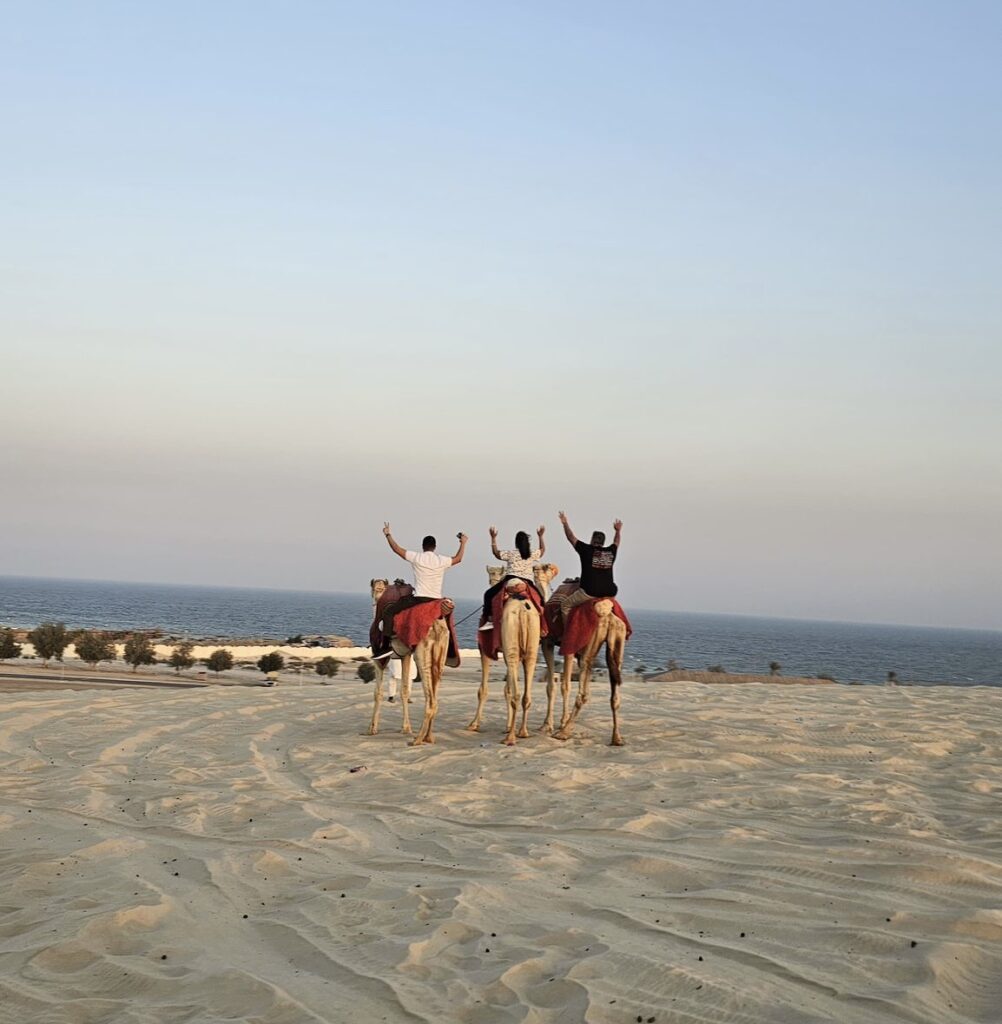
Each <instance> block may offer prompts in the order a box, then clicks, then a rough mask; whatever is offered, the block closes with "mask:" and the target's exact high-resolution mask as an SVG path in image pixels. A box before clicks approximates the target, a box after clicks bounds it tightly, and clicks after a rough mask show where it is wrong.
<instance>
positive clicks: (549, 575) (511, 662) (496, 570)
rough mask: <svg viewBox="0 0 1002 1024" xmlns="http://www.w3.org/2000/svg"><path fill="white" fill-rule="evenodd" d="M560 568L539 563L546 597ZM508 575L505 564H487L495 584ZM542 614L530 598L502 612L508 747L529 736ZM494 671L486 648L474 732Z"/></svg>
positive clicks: (537, 570)
mask: <svg viewBox="0 0 1002 1024" xmlns="http://www.w3.org/2000/svg"><path fill="white" fill-rule="evenodd" d="M558 572H559V570H558V568H557V567H556V566H555V565H553V564H552V563H549V562H547V563H544V564H542V565H539V566H536V568H535V569H534V570H533V575H534V576H535V579H536V585H537V586H538V587H539V589H540V591H541V593H542V594H543V600H544V601H545V600H546V598H547V597H548V596H549V591H550V580H552V579H553V578H554V577H555V576H556V575H557V573H558ZM503 574H504V569H503V568H502V567H501V566H492V565H489V566H487V576H488V579H489V580H490V583H491V586H494V584H496V583H499V582H500V580H501V578H502V576H503ZM540 625H541V623H540V617H539V613H538V612H537V611H536V607H535V605H534V604H533V603H532V602H531V601H529V600H528V599H526V598H521V599H519V598H516V597H509V598H508V600H507V601H505V603H504V609H503V611H502V613H501V622H500V624H499V628H500V630H501V650H502V652H503V654H504V660H505V668H506V673H505V686H504V693H505V699H506V701H507V704H508V726H507V729H506V731H505V736H504V739H503V740H502V742H503V743H506V744H507V745H508V746H513V745H514V744H515V740H516V737H517V738H518V739H525V738H526V737H527V736H528V735H529V729H528V715H529V709H530V708H531V707H532V677H533V674H534V673H535V670H536V658H537V656H538V653H539V637H540ZM520 665H521V667H522V675H523V678H524V680H525V683H524V688H523V691H522V722H521V725H520V727H519V730H518V732H517V733H516V731H515V720H516V718H517V716H518V670H519V666H520ZM490 671H491V659H490V658H488V657H487V655H485V654H484V653H483V652H482V651H481V654H480V675H481V678H480V689H479V690H478V691H477V713H476V714H475V715H474V717H473V721H472V722H470V724H469V725H468V726H467V728H468V729H469V730H470V731H471V732H478V731H479V729H480V722H481V719H482V718H483V713H484V705H485V704H486V702H487V693H488V679H489V677H490Z"/></svg>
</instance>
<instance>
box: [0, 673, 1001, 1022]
mask: <svg viewBox="0 0 1002 1024" xmlns="http://www.w3.org/2000/svg"><path fill="white" fill-rule="evenodd" d="M445 685H446V692H445V695H444V701H443V708H442V713H441V714H440V716H439V722H440V723H441V733H440V736H439V742H438V745H437V746H436V747H434V748H422V749H419V750H411V749H409V748H407V746H406V745H405V743H404V741H403V739H402V738H401V737H400V735H399V734H397V733H395V732H393V731H387V732H385V733H384V734H382V735H380V736H377V737H373V738H370V737H365V736H362V735H360V733H361V732H362V730H363V729H364V727H365V725H366V724H367V720H368V712H369V694H370V690H369V689H368V688H367V687H364V686H362V685H361V684H359V683H357V682H355V681H352V682H346V683H344V684H343V685H342V684H338V685H336V686H331V687H325V688H304V689H294V688H282V687H281V686H280V687H279V688H277V689H275V690H272V691H266V690H246V689H235V688H234V689H230V688H227V689H219V690H216V689H212V690H197V691H181V692H179V691H132V690H130V691H122V692H114V693H109V692H104V691H101V692H98V691H92V692H73V693H70V692H64V691H61V692H56V693H42V694H40V693H30V694H25V695H12V694H7V695H4V696H3V704H4V710H3V715H2V719H0V763H2V768H3V772H2V783H0V785H2V789H0V797H2V803H0V807H2V812H0V834H2V854H0V882H2V890H0V891H2V895H0V900H2V906H0V1020H3V1021H5V1022H7V1021H10V1022H18V1024H28V1022H31V1024H36V1022H38V1024H43V1022H44V1024H47V1022H59V1024H62V1022H86V1024H98V1022H115V1024H123V1022H124V1024H130V1022H139V1021H143V1022H157V1024H173V1022H182V1021H184V1022H189V1021H190V1022H195V1021H197V1022H208V1021H222V1020H239V1021H249V1022H260V1024H300V1022H315V1021H331V1022H333V1021H351V1022H355V1024H365V1022H369V1021H391V1022H394V1021H421V1020H426V1021H471V1022H477V1024H487V1022H514V1021H529V1022H543V1021H567V1022H577V1021H596V1022H630V1021H636V1020H638V1019H642V1020H644V1021H647V1020H649V1019H651V1018H653V1019H655V1020H656V1021H660V1022H664V1024H667V1022H671V1024H688V1022H693V1024H695V1022H712V1021H720V1022H732V1024H759V1022H763V1021H784V1022H798V1024H800V1022H815V1021H833V1022H839V1024H844V1022H884V1021H886V1022H890V1021H895V1022H897V1021H928V1022H930V1024H944V1022H946V1024H948V1022H953V1021H998V1020H999V1019H1000V1016H1002V825H1000V820H999V810H1000V806H1002V805H1000V800H999V797H1000V795H1002V752H1000V739H1002V692H999V691H994V690H986V689H970V690H959V689H915V690H911V689H883V688H880V689H862V688H855V687H845V688H843V687H826V688H819V689H802V690H801V689H791V688H788V687H765V686H753V685H749V686H740V687H727V688H724V687H721V688H710V687H706V686H701V685H699V686H697V685H686V684H666V685H658V686H646V687H644V686H643V685H642V684H635V685H630V686H628V687H627V690H626V693H625V700H624V713H625V714H624V733H625V738H626V741H627V744H628V746H626V747H625V748H622V749H614V748H609V747H607V746H606V745H605V742H606V740H607V739H608V732H609V728H608V726H609V714H608V703H607V699H606V695H605V694H604V693H603V692H602V690H601V688H600V689H599V692H598V693H597V694H596V700H595V703H594V704H593V705H590V706H589V707H588V708H587V709H586V711H585V713H584V717H583V720H582V728H581V729H580V731H579V734H578V736H577V738H576V739H575V740H573V741H572V742H570V743H568V744H565V745H561V744H558V743H557V742H556V741H553V740H549V739H546V738H542V737H538V736H534V737H533V738H532V739H530V740H528V741H524V742H523V743H522V744H520V745H519V746H518V747H517V748H515V749H514V750H508V749H506V748H503V747H501V746H499V745H498V744H497V739H498V734H499V730H500V726H501V724H502V723H501V711H502V709H501V704H500V701H499V700H498V699H497V695H495V697H494V698H493V699H492V701H491V704H490V709H489V718H488V721H487V729H488V731H487V732H485V733H482V734H480V735H473V734H470V733H466V732H464V731H462V728H461V727H462V726H463V725H465V723H466V722H467V721H468V720H469V718H470V716H471V715H472V712H473V706H474V703H475V695H474V691H473V688H472V687H471V686H470V684H468V683H464V684H460V683H458V682H456V681H452V682H451V683H450V680H449V678H448V677H447V678H446V683H445ZM496 689H497V687H495V690H496ZM414 708H415V710H416V711H419V710H420V708H421V698H420V696H418V697H417V698H416V700H415V704H414ZM534 715H535V720H536V722H537V723H538V722H539V721H540V720H541V717H542V716H541V714H540V713H539V707H538V704H537V708H536V709H535V710H534ZM398 721H399V718H398V712H397V709H396V708H394V707H393V706H392V705H390V706H388V707H387V709H386V713H385V714H384V723H385V726H386V727H387V729H392V728H394V727H395V726H396V725H397V723H398ZM359 765H364V766H365V770H362V771H357V772H354V773H352V772H350V771H349V769H350V768H352V767H355V766H359Z"/></svg>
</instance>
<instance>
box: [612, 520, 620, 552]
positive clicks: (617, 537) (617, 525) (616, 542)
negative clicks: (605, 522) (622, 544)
mask: <svg viewBox="0 0 1002 1024" xmlns="http://www.w3.org/2000/svg"><path fill="white" fill-rule="evenodd" d="M612 525H613V526H614V527H615V529H616V532H615V534H614V535H613V538H612V546H613V547H614V548H618V547H619V540H620V538H621V536H622V534H623V520H622V519H617V520H616V521H615V522H614V523H613V524H612Z"/></svg>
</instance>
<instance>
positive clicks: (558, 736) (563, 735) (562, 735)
mask: <svg viewBox="0 0 1002 1024" xmlns="http://www.w3.org/2000/svg"><path fill="white" fill-rule="evenodd" d="M553 738H554V739H555V740H569V739H570V738H571V734H570V733H569V732H564V730H563V729H558V730H557V731H556V732H555V733H554V734H553Z"/></svg>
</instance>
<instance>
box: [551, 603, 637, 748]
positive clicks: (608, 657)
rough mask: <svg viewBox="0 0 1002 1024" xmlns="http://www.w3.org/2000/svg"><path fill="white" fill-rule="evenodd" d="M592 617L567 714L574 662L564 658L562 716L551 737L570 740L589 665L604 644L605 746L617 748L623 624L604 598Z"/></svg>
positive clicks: (586, 689) (586, 687)
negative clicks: (608, 717)
mask: <svg viewBox="0 0 1002 1024" xmlns="http://www.w3.org/2000/svg"><path fill="white" fill-rule="evenodd" d="M595 614H596V615H597V616H598V622H597V624H596V626H595V631H594V632H593V633H592V635H591V638H590V639H589V641H588V644H587V645H586V647H585V649H584V650H583V651H582V652H581V654H580V657H579V662H580V665H579V668H580V675H579V678H578V693H577V698H576V699H575V701H574V707H573V708H572V709H571V711H570V714H568V713H567V699H568V694H569V693H570V688H571V672H572V670H573V667H574V659H573V658H572V657H570V656H567V657H565V658H564V674H563V679H562V680H561V684H560V689H561V693H562V696H563V702H564V715H563V718H562V719H561V722H560V728H559V729H558V730H557V731H556V732H555V733H554V734H553V735H554V738H555V739H558V740H566V739H570V735H571V731H572V730H573V728H574V722H575V720H576V719H577V717H578V715H579V714H580V713H581V709H582V708H583V707H584V706H585V704H587V703H588V698H589V696H590V693H589V686H590V684H591V669H592V665H593V663H594V661H595V657H596V655H597V654H598V652H599V651H600V650H601V649H602V645H603V644H604V645H605V663H606V666H607V667H608V669H609V686H610V688H611V694H610V698H609V704H610V706H611V707H612V739H611V740H610V741H609V745H610V746H613V747H621V746H622V745H623V737H622V735H620V732H619V688H620V686H621V684H622V681H623V651H624V650H625V648H626V624H625V623H624V622H623V620H622V619H621V618H619V616H618V615H616V614H615V612H614V611H613V602H612V601H611V600H609V599H608V598H606V599H603V600H600V601H596V602H595ZM551 674H552V666H551ZM551 711H552V701H551Z"/></svg>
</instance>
